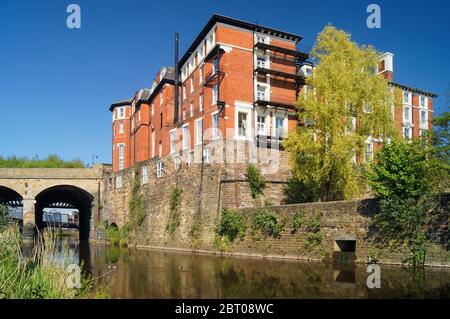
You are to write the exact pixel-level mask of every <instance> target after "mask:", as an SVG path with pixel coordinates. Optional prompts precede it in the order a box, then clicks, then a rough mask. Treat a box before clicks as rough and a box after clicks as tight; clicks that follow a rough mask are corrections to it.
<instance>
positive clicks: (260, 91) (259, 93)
mask: <svg viewBox="0 0 450 319" xmlns="http://www.w3.org/2000/svg"><path fill="white" fill-rule="evenodd" d="M266 91H267V90H266V87H265V86H263V85H258V86H257V87H256V99H257V100H258V101H267V95H266Z"/></svg>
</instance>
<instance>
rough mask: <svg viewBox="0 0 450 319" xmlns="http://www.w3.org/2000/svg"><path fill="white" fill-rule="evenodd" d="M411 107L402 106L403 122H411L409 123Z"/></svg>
mask: <svg viewBox="0 0 450 319" xmlns="http://www.w3.org/2000/svg"><path fill="white" fill-rule="evenodd" d="M411 115H412V114H411V107H409V106H404V107H403V122H408V123H410V122H412V121H411Z"/></svg>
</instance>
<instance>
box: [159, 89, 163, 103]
mask: <svg viewBox="0 0 450 319" xmlns="http://www.w3.org/2000/svg"><path fill="white" fill-rule="evenodd" d="M162 104H163V95H162V92H161V93H160V94H159V105H162Z"/></svg>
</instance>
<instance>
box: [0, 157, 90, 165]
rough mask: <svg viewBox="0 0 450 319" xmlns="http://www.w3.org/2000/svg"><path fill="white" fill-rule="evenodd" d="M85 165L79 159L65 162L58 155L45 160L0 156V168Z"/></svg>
mask: <svg viewBox="0 0 450 319" xmlns="http://www.w3.org/2000/svg"><path fill="white" fill-rule="evenodd" d="M84 167H86V165H85V164H84V163H83V162H82V161H81V160H79V159H74V160H71V161H66V160H64V159H62V158H61V157H59V156H58V155H49V156H47V157H46V158H43V159H39V157H37V156H35V157H33V158H28V157H17V156H15V155H13V156H9V157H2V156H0V168H84Z"/></svg>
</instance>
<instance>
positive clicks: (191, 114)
mask: <svg viewBox="0 0 450 319" xmlns="http://www.w3.org/2000/svg"><path fill="white" fill-rule="evenodd" d="M189 115H190V116H191V117H193V116H194V102H191V104H190V105H189Z"/></svg>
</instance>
